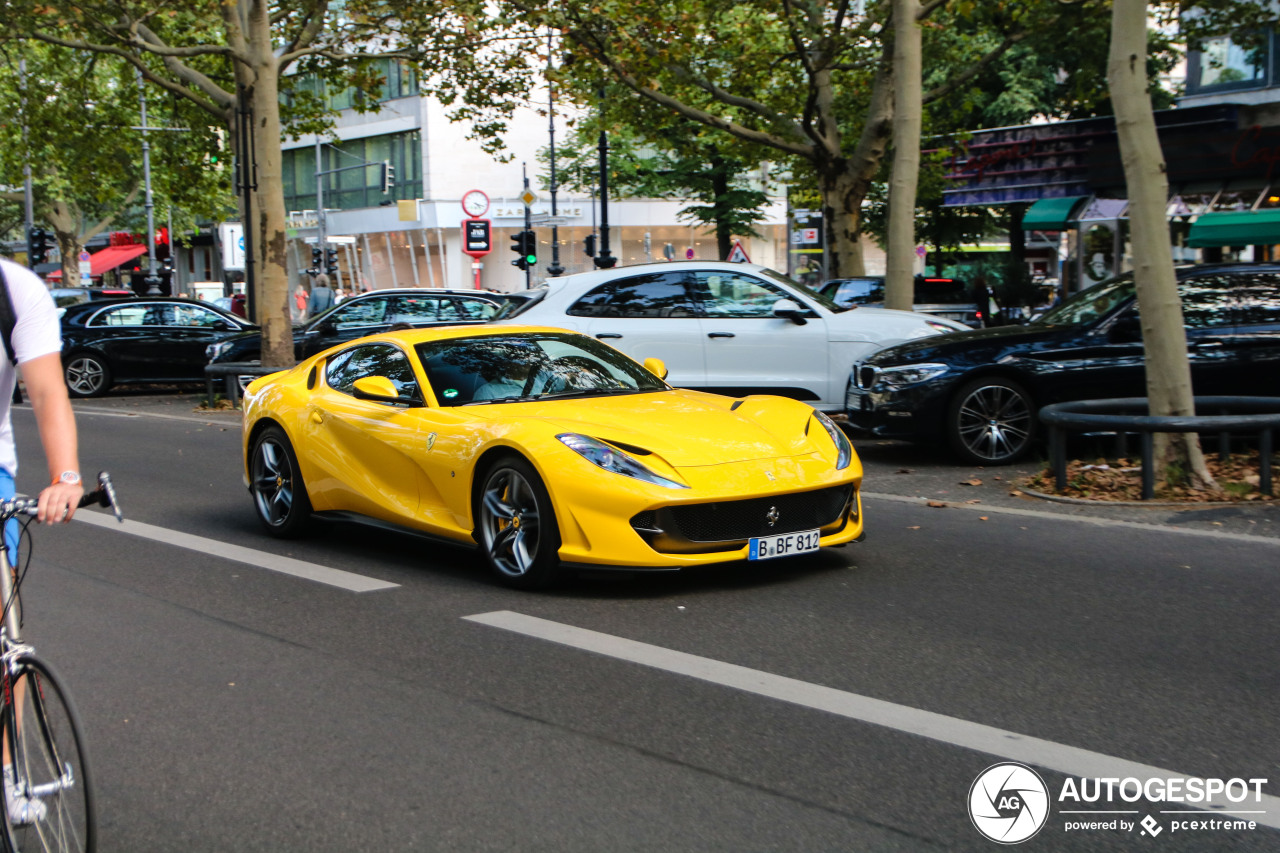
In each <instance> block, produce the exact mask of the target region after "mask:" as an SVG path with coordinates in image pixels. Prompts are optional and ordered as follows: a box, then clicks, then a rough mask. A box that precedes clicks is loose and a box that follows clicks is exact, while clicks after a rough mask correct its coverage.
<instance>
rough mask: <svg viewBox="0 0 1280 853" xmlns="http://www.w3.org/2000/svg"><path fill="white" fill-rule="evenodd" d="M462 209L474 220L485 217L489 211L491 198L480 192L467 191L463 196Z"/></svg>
mask: <svg viewBox="0 0 1280 853" xmlns="http://www.w3.org/2000/svg"><path fill="white" fill-rule="evenodd" d="M462 209H463V210H464V211H466V214H467V216H470V217H472V218H475V217H480V216H484V214H485V211H487V210H488V209H489V197H488V196H487V195H485V194H484V193H483V192H482V191H480V190H467V191H466V192H465V193H463V194H462Z"/></svg>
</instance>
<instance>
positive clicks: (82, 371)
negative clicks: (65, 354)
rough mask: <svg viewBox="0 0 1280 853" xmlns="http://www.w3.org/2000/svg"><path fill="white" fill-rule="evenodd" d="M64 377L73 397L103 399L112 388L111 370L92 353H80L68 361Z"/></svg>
mask: <svg viewBox="0 0 1280 853" xmlns="http://www.w3.org/2000/svg"><path fill="white" fill-rule="evenodd" d="M62 375H63V376H64V377H65V378H66V380H67V393H68V394H70V395H71V396H72V397H101V396H102V395H103V394H105V393H107V389H108V388H110V387H111V368H110V367H108V366H107V363H106V362H105V361H103V360H102V357H101V356H98V355H94V354H93V353H91V352H78V353H76V354H75V355H73V356H71V357H70V358H69V359H67V364H66V366H65V367H64V368H63V370H62Z"/></svg>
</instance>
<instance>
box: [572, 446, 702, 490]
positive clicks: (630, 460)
mask: <svg viewBox="0 0 1280 853" xmlns="http://www.w3.org/2000/svg"><path fill="white" fill-rule="evenodd" d="M556 438H558V439H560V441H561V443H563V444H564V446H565V447H568V448H569V449H570V450H572V451H574V452H575V453H577V454H579V455H581V456H582V457H583V458H585V459H586V460H587V461H588V462H590V463H591V464H593V465H597V466H599V467H601V468H603V469H604V470H606V471H612V472H613V473H615V474H621V475H623V476H624V477H632V478H634V479H637V480H641V481H643V482H645V483H652V484H653V485H655V486H662V487H663V488H664V489H687V488H689V487H688V486H686V485H685V484H684V483H677V482H676V481H675V480H668V479H667V478H666V477H663V476H662V475H661V474H657V473H654V472H653V471H651V470H649V468H648V467H646V466H645V465H644V464H643V463H641V462H640V461H639V460H637V459H636V458H635V457H633V456H629V455H628V454H626V453H623V452H622V451H621V450H619V449H618V448H616V447H610V446H609V445H607V444H605V443H604V442H603V441H597V440H596V439H594V438H590V437H588V436H585V435H578V434H577V433H575V432H564V433H561V434H560V435H557V436H556Z"/></svg>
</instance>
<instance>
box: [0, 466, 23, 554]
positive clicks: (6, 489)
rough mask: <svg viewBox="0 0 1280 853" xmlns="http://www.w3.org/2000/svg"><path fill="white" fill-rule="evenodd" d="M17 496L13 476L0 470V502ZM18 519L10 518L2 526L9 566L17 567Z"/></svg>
mask: <svg viewBox="0 0 1280 853" xmlns="http://www.w3.org/2000/svg"><path fill="white" fill-rule="evenodd" d="M15 494H17V490H16V488H15V487H14V485H13V475H12V474H10V473H9V472H8V471H6V470H4V469H3V468H0V500H7V499H9V498H11V497H13V496H14V495H15ZM18 533H19V527H18V519H16V518H11V519H9V521H8V523H7V524H5V526H4V544H5V545H6V546H7V547H8V549H9V565H11V566H17V565H18Z"/></svg>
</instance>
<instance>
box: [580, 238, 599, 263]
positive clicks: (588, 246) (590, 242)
mask: <svg viewBox="0 0 1280 853" xmlns="http://www.w3.org/2000/svg"><path fill="white" fill-rule="evenodd" d="M582 248H583V250H584V251H585V252H586V253H587V257H588V258H594V257H595V256H596V235H594V234H588V235H587V236H586V237H584V238H582Z"/></svg>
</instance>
